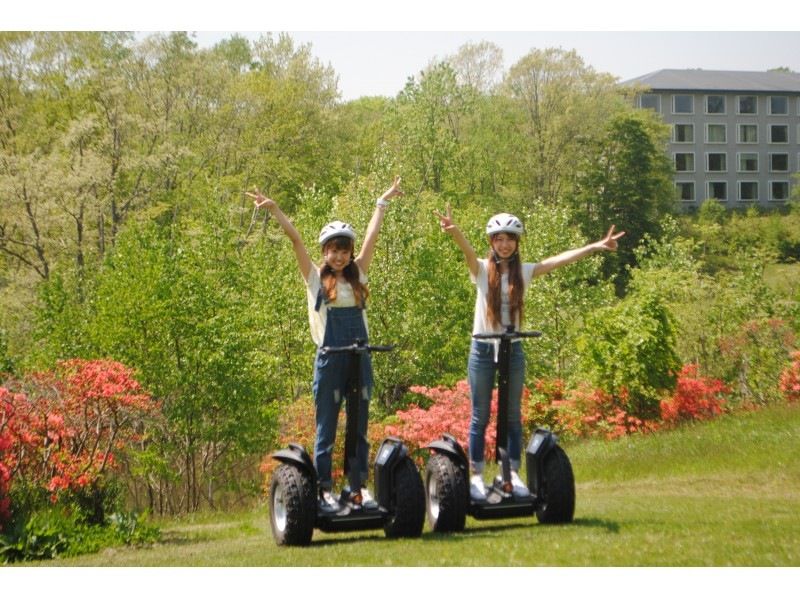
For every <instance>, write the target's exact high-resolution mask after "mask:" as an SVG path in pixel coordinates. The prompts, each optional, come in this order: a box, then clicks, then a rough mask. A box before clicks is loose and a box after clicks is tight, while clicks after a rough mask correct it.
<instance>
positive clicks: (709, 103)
mask: <svg viewBox="0 0 800 598" xmlns="http://www.w3.org/2000/svg"><path fill="white" fill-rule="evenodd" d="M706 114H725V96H706Z"/></svg>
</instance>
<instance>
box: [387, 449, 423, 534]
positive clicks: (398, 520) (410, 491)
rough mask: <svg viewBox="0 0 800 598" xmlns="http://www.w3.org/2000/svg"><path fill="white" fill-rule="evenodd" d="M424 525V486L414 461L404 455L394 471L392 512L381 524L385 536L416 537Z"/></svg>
mask: <svg viewBox="0 0 800 598" xmlns="http://www.w3.org/2000/svg"><path fill="white" fill-rule="evenodd" d="M424 525H425V487H424V486H423V485H422V477H421V476H420V475H419V471H418V470H417V468H416V466H415V465H414V462H413V461H412V460H411V459H410V458H409V457H405V458H404V459H403V460H402V461H401V462H400V463H398V464H397V467H396V469H395V471H394V514H393V515H392V516H391V517H390V518H389V520H388V521H387V522H386V524H385V525H384V526H383V531H384V533H385V534H386V537H387V538H418V537H419V536H421V535H422V527H423V526H424Z"/></svg>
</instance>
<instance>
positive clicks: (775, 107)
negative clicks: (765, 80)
mask: <svg viewBox="0 0 800 598" xmlns="http://www.w3.org/2000/svg"><path fill="white" fill-rule="evenodd" d="M769 113H770V114H789V98H788V97H786V96H769Z"/></svg>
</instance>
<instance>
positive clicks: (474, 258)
mask: <svg viewBox="0 0 800 598" xmlns="http://www.w3.org/2000/svg"><path fill="white" fill-rule="evenodd" d="M433 213H434V214H436V217H437V218H438V219H439V224H440V225H441V227H442V231H443V232H446V233H447V234H448V235H450V236H451V237H453V240H454V241H455V242H456V245H458V246H459V247H460V248H461V252H462V253H463V254H464V259H465V260H466V262H467V267H468V268H469V273H470V274H472V276H473V277H477V276H478V254H477V253H475V250H474V249H473V248H472V245H470V244H469V241H467V238H466V237H465V236H464V233H462V232H461V230H460V229H459V228H458V227H457V226H456V224H455V222H453V214H452V212H451V210H450V204H449V203H448V204H447V211H446V212H445V213H444V214H440V213H439V212H437V211H436V210H434V211H433Z"/></svg>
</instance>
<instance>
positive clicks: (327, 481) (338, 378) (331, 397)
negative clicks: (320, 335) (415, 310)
mask: <svg viewBox="0 0 800 598" xmlns="http://www.w3.org/2000/svg"><path fill="white" fill-rule="evenodd" d="M359 338H361V339H365V340H366V339H367V331H366V328H365V326H364V319H363V316H362V313H361V310H360V309H359V308H357V307H340V308H328V313H327V318H326V324H325V339H324V340H323V343H322V345H323V346H327V347H339V346H344V345H350V344H352V343H354V342H355V340H356V339H359ZM354 358H355V357H354V356H353V354H352V353H330V354H323V353H321V352H320V351H317V358H316V360H315V362H314V384H313V392H314V405H315V406H316V424H317V438H316V441H315V442H314V465H315V467H316V469H317V478H318V480H319V487H320V489H322V490H330V489H331V488H332V486H333V476H332V472H331V471H332V462H333V446H334V443H335V442H336V424H337V423H338V420H339V409H340V407H341V405H342V399H343V398H344V396H345V392H346V390H347V379H348V375H349V373H350V364H351V361H352V360H353V359H354ZM361 382H362V387H361V393H360V394H361V397H360V398H361V400H360V402H359V410H358V411H359V417H358V442H357V448H356V457H357V459H358V468H359V473H360V475H361V481H362V483H363V482H366V480H367V477H368V474H369V467H368V465H367V463H368V460H369V444H368V442H367V422H368V421H369V399H370V396H371V395H372V361H371V359H370V356H369V354H368V353H365V354H362V356H361Z"/></svg>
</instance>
